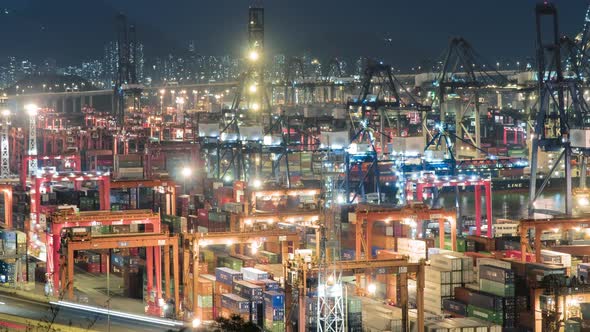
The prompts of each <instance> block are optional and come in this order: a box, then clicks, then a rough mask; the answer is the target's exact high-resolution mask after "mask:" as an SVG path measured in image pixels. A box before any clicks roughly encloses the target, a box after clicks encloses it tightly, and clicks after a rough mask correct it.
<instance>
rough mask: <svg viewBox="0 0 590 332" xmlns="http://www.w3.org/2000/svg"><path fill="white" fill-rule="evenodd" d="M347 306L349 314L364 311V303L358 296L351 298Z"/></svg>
mask: <svg viewBox="0 0 590 332" xmlns="http://www.w3.org/2000/svg"><path fill="white" fill-rule="evenodd" d="M346 305H347V309H348V313H359V312H362V311H363V307H362V301H361V299H360V298H358V297H356V296H349V297H348V300H347V303H346Z"/></svg>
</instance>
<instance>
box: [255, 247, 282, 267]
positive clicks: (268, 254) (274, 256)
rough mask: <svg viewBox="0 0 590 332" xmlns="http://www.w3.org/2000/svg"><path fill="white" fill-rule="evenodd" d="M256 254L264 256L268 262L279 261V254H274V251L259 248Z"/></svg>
mask: <svg viewBox="0 0 590 332" xmlns="http://www.w3.org/2000/svg"><path fill="white" fill-rule="evenodd" d="M258 255H260V256H262V257H264V258H266V259H267V260H268V263H269V264H278V263H279V255H277V254H275V253H274V252H270V251H266V250H259V251H258Z"/></svg>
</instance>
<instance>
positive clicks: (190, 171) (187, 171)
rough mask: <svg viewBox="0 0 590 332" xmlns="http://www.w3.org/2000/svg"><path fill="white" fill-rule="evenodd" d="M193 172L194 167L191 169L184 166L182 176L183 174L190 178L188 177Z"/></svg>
mask: <svg viewBox="0 0 590 332" xmlns="http://www.w3.org/2000/svg"><path fill="white" fill-rule="evenodd" d="M192 174H193V170H192V169H190V168H189V167H184V168H183V169H182V176H183V177H184V178H188V177H189V176H191V175H192Z"/></svg>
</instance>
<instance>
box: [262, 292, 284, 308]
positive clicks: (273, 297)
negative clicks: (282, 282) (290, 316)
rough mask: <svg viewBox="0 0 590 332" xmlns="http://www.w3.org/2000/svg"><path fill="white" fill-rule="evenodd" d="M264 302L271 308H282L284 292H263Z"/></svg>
mask: <svg viewBox="0 0 590 332" xmlns="http://www.w3.org/2000/svg"><path fill="white" fill-rule="evenodd" d="M264 303H265V304H266V305H269V306H272V307H273V308H283V307H284V306H285V294H283V293H279V292H276V291H268V292H264Z"/></svg>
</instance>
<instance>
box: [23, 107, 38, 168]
mask: <svg viewBox="0 0 590 332" xmlns="http://www.w3.org/2000/svg"><path fill="white" fill-rule="evenodd" d="M25 110H26V111H27V114H28V115H29V153H28V155H29V156H31V158H30V159H29V176H34V175H35V173H36V172H37V113H38V111H39V108H38V107H37V105H35V104H29V105H26V106H25Z"/></svg>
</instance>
